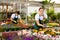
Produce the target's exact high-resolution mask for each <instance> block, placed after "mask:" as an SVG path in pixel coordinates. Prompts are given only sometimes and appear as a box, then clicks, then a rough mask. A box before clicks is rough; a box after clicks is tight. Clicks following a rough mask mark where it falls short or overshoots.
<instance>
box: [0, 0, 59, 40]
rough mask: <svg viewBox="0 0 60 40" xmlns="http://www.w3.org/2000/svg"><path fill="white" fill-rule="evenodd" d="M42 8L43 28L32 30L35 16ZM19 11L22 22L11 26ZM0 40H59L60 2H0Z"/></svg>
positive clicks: (6, 0)
mask: <svg viewBox="0 0 60 40" xmlns="http://www.w3.org/2000/svg"><path fill="white" fill-rule="evenodd" d="M41 6H43V7H44V13H46V14H47V17H48V18H47V19H43V20H42V22H43V25H44V28H43V29H42V28H40V29H39V30H36V29H34V23H35V15H36V14H37V13H38V10H39V8H40V7H41ZM17 11H19V15H20V16H21V19H22V22H23V23H24V24H21V23H19V20H18V23H17V24H13V23H12V22H11V15H12V14H14V13H15V12H17ZM0 40H60V0H0Z"/></svg>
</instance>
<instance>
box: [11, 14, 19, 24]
mask: <svg viewBox="0 0 60 40" xmlns="http://www.w3.org/2000/svg"><path fill="white" fill-rule="evenodd" d="M13 20H15V21H16V23H15V22H13V21H12V23H14V24H17V23H18V22H17V20H18V17H16V15H15V17H14V19H13Z"/></svg>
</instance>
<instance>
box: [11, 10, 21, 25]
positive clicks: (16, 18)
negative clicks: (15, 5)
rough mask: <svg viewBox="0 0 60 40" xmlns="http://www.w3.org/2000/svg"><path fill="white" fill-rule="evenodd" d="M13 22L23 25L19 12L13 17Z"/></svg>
mask: <svg viewBox="0 0 60 40" xmlns="http://www.w3.org/2000/svg"><path fill="white" fill-rule="evenodd" d="M11 21H12V23H14V24H17V23H18V22H21V23H22V20H21V17H20V12H19V11H16V13H14V14H12V15H11Z"/></svg>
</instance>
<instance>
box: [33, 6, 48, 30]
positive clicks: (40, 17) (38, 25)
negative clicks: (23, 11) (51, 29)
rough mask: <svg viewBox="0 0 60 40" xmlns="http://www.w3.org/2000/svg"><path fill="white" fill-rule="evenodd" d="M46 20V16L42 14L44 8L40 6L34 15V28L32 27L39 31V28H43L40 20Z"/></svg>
mask: <svg viewBox="0 0 60 40" xmlns="http://www.w3.org/2000/svg"><path fill="white" fill-rule="evenodd" d="M46 18H47V14H46V13H44V8H43V7H42V6H41V7H40V8H39V11H38V13H37V14H36V15H35V26H34V28H35V29H37V30H39V29H40V28H43V27H44V25H43V22H42V20H43V19H46Z"/></svg>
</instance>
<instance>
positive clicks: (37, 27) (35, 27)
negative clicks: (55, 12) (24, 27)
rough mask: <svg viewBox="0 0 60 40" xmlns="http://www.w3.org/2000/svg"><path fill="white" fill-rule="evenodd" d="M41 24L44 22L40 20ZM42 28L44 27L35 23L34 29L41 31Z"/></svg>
mask: <svg viewBox="0 0 60 40" xmlns="http://www.w3.org/2000/svg"><path fill="white" fill-rule="evenodd" d="M39 23H40V24H43V22H42V20H40V19H39ZM40 28H42V26H38V25H37V24H36V22H35V25H34V29H36V30H39V29H40Z"/></svg>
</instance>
